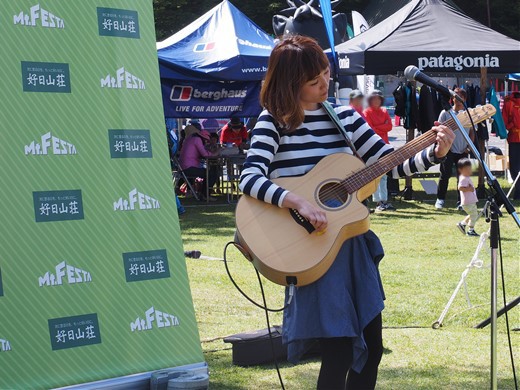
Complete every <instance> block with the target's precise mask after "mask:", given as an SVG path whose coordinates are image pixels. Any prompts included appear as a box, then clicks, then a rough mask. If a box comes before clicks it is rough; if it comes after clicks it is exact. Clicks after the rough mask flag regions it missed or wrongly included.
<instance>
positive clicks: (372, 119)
mask: <svg viewBox="0 0 520 390" xmlns="http://www.w3.org/2000/svg"><path fill="white" fill-rule="evenodd" d="M384 100H385V98H384V97H383V92H381V91H380V90H378V89H375V90H373V91H372V92H371V93H370V95H368V107H367V108H366V109H365V111H363V113H364V114H365V118H366V121H367V123H368V124H369V126H370V127H371V128H372V129H373V130H374V131H375V133H376V134H377V135H378V136H380V137H381V139H382V140H383V141H385V143H386V144H389V143H390V142H389V140H388V132H389V131H391V130H392V119H391V118H390V115H389V114H388V111H386V108H383V107H382V105H383V102H384ZM387 181H388V176H387V175H384V176H383V177H381V180H380V181H379V185H378V186H377V190H376V192H374V195H372V199H373V200H374V202H376V203H377V206H376V210H375V211H376V213H380V212H383V211H389V210H395V207H394V206H392V204H391V203H388V183H387Z"/></svg>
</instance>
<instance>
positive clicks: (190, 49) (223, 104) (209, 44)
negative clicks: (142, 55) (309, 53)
mask: <svg viewBox="0 0 520 390" xmlns="http://www.w3.org/2000/svg"><path fill="white" fill-rule="evenodd" d="M273 46H274V40H273V38H272V37H271V36H269V35H268V34H267V33H265V32H264V31H263V30H262V29H261V28H260V27H258V26H257V25H256V24H255V23H253V22H252V21H251V20H250V19H249V18H248V17H247V16H245V15H244V14H243V13H242V12H240V11H239V10H238V9H237V8H236V7H235V6H234V5H233V4H231V3H230V2H229V1H228V0H224V1H223V2H222V3H220V4H219V5H217V6H216V7H214V8H213V9H211V10H210V11H208V12H207V13H205V14H204V15H202V16H201V17H200V18H198V19H197V20H195V21H194V22H193V23H191V24H190V25H189V26H187V27H185V28H183V29H182V30H180V31H179V32H177V33H176V34H174V35H172V36H171V37H169V38H167V39H165V40H164V41H162V42H158V43H157V53H158V57H159V70H160V75H161V84H162V92H163V103H164V111H165V115H166V116H167V117H176V118H186V117H196V118H211V117H216V118H223V117H230V116H232V115H239V116H256V115H258V114H259V112H260V104H259V102H258V95H259V91H260V85H261V80H262V79H263V77H264V75H265V71H266V70H267V61H268V58H269V55H270V54H271V50H272V48H273Z"/></svg>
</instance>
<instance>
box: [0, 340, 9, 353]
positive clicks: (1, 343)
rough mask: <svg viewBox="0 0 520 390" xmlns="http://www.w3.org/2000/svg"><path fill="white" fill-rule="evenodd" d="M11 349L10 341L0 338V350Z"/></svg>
mask: <svg viewBox="0 0 520 390" xmlns="http://www.w3.org/2000/svg"><path fill="white" fill-rule="evenodd" d="M9 351H11V343H10V342H9V341H7V340H4V339H0V352H9Z"/></svg>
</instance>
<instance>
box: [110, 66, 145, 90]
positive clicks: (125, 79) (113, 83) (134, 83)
mask: <svg viewBox="0 0 520 390" xmlns="http://www.w3.org/2000/svg"><path fill="white" fill-rule="evenodd" d="M101 88H118V89H122V88H126V89H146V85H145V83H144V81H143V80H141V79H140V78H139V77H137V76H135V75H133V74H132V73H130V72H128V71H127V70H126V69H125V67H124V66H123V67H121V68H119V69H118V70H116V75H115V77H114V76H111V75H110V74H108V75H106V76H105V77H103V78H101Z"/></svg>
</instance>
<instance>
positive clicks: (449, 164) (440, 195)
mask: <svg viewBox="0 0 520 390" xmlns="http://www.w3.org/2000/svg"><path fill="white" fill-rule="evenodd" d="M467 157H468V154H467V153H462V154H459V153H453V152H448V154H447V155H446V160H444V162H442V163H441V176H440V178H439V186H438V188H437V199H442V200H444V199H446V192H448V183H449V181H450V177H451V176H452V170H453V167H455V170H457V163H458V162H459V160H460V159H462V158H467ZM455 177H456V178H457V183H458V182H459V175H458V174H456V175H455ZM457 199H458V200H459V201H460V194H459V191H457Z"/></svg>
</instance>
